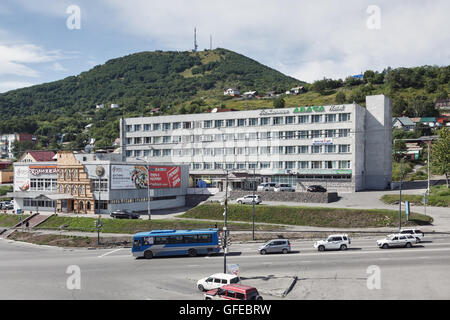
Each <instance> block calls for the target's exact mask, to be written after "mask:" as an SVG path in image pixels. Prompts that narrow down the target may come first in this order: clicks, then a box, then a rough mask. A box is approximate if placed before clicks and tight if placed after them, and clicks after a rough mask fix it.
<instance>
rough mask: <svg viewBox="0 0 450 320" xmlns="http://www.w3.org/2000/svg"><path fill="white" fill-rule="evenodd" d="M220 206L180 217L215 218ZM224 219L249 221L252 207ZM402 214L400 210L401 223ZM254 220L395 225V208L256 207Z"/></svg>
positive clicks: (235, 207) (418, 217) (420, 219)
mask: <svg viewBox="0 0 450 320" xmlns="http://www.w3.org/2000/svg"><path fill="white" fill-rule="evenodd" d="M222 213H223V206H221V205H220V204H204V205H201V206H197V207H195V208H192V209H190V210H189V211H187V212H186V213H185V214H183V215H182V216H181V217H183V218H195V219H219V218H220V217H222ZM409 218H410V221H409V222H408V223H407V224H406V225H410V226H414V225H427V224H430V223H431V222H432V221H433V219H432V218H431V217H429V216H425V215H422V214H418V213H412V214H411V215H410V217H409ZM228 220H230V221H252V207H251V206H246V205H239V204H232V205H229V206H228ZM405 221H406V214H405V212H402V222H405ZM255 222H263V223H272V224H286V225H298V226H313V227H334V228H369V227H372V228H374V227H396V226H397V225H398V211H395V210H382V209H370V210H369V209H367V210H365V209H340V208H321V207H293V206H256V208H255Z"/></svg>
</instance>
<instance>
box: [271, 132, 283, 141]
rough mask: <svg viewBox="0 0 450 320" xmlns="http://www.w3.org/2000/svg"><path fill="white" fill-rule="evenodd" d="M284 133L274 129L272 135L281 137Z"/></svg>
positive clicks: (277, 137)
mask: <svg viewBox="0 0 450 320" xmlns="http://www.w3.org/2000/svg"><path fill="white" fill-rule="evenodd" d="M282 135H283V133H282V132H281V131H272V133H271V137H272V138H273V139H280V137H281V136H282Z"/></svg>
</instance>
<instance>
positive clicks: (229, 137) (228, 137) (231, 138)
mask: <svg viewBox="0 0 450 320" xmlns="http://www.w3.org/2000/svg"><path fill="white" fill-rule="evenodd" d="M224 140H225V141H234V133H225V134H224Z"/></svg>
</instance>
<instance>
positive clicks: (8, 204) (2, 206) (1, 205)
mask: <svg viewBox="0 0 450 320" xmlns="http://www.w3.org/2000/svg"><path fill="white" fill-rule="evenodd" d="M0 209H6V210H12V209H14V203H12V202H11V201H1V202H0Z"/></svg>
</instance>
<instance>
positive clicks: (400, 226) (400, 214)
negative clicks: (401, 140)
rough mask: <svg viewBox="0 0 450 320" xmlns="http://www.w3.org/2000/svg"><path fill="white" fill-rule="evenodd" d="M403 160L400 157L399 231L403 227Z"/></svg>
mask: <svg viewBox="0 0 450 320" xmlns="http://www.w3.org/2000/svg"><path fill="white" fill-rule="evenodd" d="M402 161H403V157H401V158H400V201H399V203H398V205H399V208H398V232H400V230H401V229H402V180H403V179H402Z"/></svg>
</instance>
